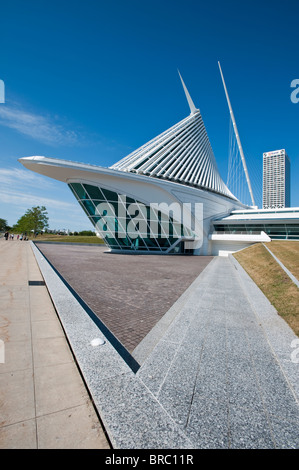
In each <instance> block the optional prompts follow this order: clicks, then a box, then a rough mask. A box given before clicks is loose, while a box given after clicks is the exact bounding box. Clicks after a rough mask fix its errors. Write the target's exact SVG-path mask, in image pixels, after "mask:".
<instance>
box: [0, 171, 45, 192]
mask: <svg viewBox="0 0 299 470" xmlns="http://www.w3.org/2000/svg"><path fill="white" fill-rule="evenodd" d="M0 184H1V187H3V186H4V185H7V186H11V185H13V186H20V185H22V186H27V185H29V186H31V187H34V188H43V189H44V188H52V187H53V182H52V181H51V180H50V179H49V178H44V177H43V176H41V175H38V174H36V173H33V172H31V171H28V170H24V169H21V168H0Z"/></svg>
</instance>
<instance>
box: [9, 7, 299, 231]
mask: <svg viewBox="0 0 299 470" xmlns="http://www.w3.org/2000/svg"><path fill="white" fill-rule="evenodd" d="M298 17H299V2H298V1H297V0H285V1H277V0H272V1H268V0H260V1H256V0H251V1H247V0H244V1H242V2H241V1H240V0H239V1H235V0H226V1H220V0H215V1H213V2H207V1H205V2H202V1H201V0H151V1H145V0H139V1H137V0H114V1H113V0H109V1H102V0H97V1H96V0H85V1H76V0H73V1H71V0H60V1H57V0H51V1H44V0H28V1H26V2H25V1H23V0H14V1H13V2H1V15H0V45H1V56H0V79H1V80H3V81H4V83H5V103H0V142H1V145H0V201H1V202H0V217H1V218H4V219H6V220H7V221H8V223H9V224H10V225H13V224H14V223H15V222H16V221H17V219H18V218H19V217H20V216H21V215H23V214H24V212H25V211H26V209H28V208H31V207H32V206H35V205H45V206H46V207H47V210H48V214H49V218H50V228H56V229H59V228H60V229H61V228H68V229H71V230H83V229H90V228H92V226H91V225H90V223H89V221H88V219H87V217H86V216H85V214H84V213H83V211H82V210H81V209H80V208H79V206H78V204H77V202H76V201H75V200H74V197H73V195H72V194H71V192H70V190H69V189H68V187H67V186H66V185H65V184H63V183H60V182H56V181H55V180H52V179H49V178H46V177H42V176H40V175H37V174H35V173H33V172H30V171H29V170H26V169H25V168H24V167H23V166H22V165H21V164H20V163H19V162H18V158H20V157H25V156H31V155H44V156H47V157H54V158H62V159H67V160H73V161H78V162H84V163H91V164H97V165H100V166H109V165H111V164H112V163H114V162H116V161H118V160H119V159H121V158H122V157H124V156H126V155H127V154H128V153H130V152H131V151H133V150H134V149H136V148H138V147H139V146H140V145H142V144H144V143H145V142H147V141H148V140H150V139H151V138H153V137H155V136H156V135H158V134H159V133H161V132H163V131H164V130H166V129H167V128H168V127H170V126H172V125H173V124H175V123H176V122H178V121H179V120H181V119H183V118H184V117H186V116H187V115H188V114H189V108H188V105H187V101H186V99H185V96H184V92H183V89H182V86H181V83H180V79H179V76H178V73H177V70H178V69H179V70H180V72H181V74H182V76H183V79H184V81H185V83H186V85H187V87H188V90H189V92H190V94H191V96H192V99H193V101H194V103H195V105H196V106H197V107H199V108H200V111H201V114H202V117H203V120H204V122H205V125H206V128H207V132H208V135H209V138H210V141H211V145H212V148H213V150H214V154H215V156H216V160H217V163H218V166H219V169H220V172H221V174H222V177H223V179H224V180H225V181H226V177H227V168H228V142H229V112H228V107H227V102H226V98H225V94H224V90H223V86H222V82H221V78H220V74H219V70H218V60H219V61H220V62H221V66H222V70H223V73H224V77H225V80H226V85H227V87H228V91H229V95H230V99H231V103H232V106H233V110H234V114H235V118H236V121H237V125H238V130H239V134H240V137H241V141H242V145H243V149H244V153H245V156H246V159H247V163H248V167H249V170H250V171H251V172H252V174H251V178H252V184H253V187H254V189H255V188H256V189H257V198H258V196H259V194H260V193H261V191H260V189H261V188H260V187H259V190H258V186H257V184H258V183H260V184H261V171H262V166H261V165H262V154H263V152H265V151H271V150H276V149H281V148H285V149H286V150H287V153H288V154H289V156H290V159H291V204H292V206H299V185H298V184H297V175H298V174H299V139H298V136H299V103H297V104H296V103H293V102H292V101H291V99H290V95H291V92H292V91H293V89H292V88H291V86H290V85H291V82H292V80H294V79H299V67H298V65H299V60H298V59H299V57H298V55H299V53H298V42H299V41H298V39H299V38H298V36H299V33H298ZM258 178H260V180H258Z"/></svg>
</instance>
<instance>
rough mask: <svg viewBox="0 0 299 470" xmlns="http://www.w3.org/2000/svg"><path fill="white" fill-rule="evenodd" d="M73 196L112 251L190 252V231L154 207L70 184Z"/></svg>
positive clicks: (191, 235)
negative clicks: (186, 248) (185, 244)
mask: <svg viewBox="0 0 299 470" xmlns="http://www.w3.org/2000/svg"><path fill="white" fill-rule="evenodd" d="M69 187H70V189H71V190H72V192H73V194H74V196H75V197H76V199H77V200H78V202H79V204H80V205H81V207H82V209H83V210H84V212H85V213H86V215H87V216H88V218H89V219H90V221H91V223H92V224H93V225H94V227H95V228H96V230H97V232H98V233H99V234H100V235H101V237H102V238H103V240H104V241H105V243H106V245H108V246H109V247H110V248H111V249H113V250H131V251H147V252H157V253H159V252H164V253H165V252H167V253H189V252H190V250H185V248H184V241H183V238H184V237H188V238H189V237H193V235H194V234H193V233H192V231H191V230H189V229H188V228H186V227H185V226H183V224H181V223H178V222H176V221H175V220H174V219H173V217H172V216H171V215H169V214H167V216H166V215H165V214H163V213H161V212H160V211H157V210H155V209H154V208H153V207H152V206H147V205H145V204H143V203H141V202H139V201H137V200H135V199H132V198H130V197H128V196H125V195H122V194H118V193H116V192H114V191H111V190H108V189H106V188H103V187H98V186H94V185H91V184H85V183H69Z"/></svg>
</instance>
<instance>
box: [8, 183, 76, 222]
mask: <svg viewBox="0 0 299 470" xmlns="http://www.w3.org/2000/svg"><path fill="white" fill-rule="evenodd" d="M0 199H1V203H4V204H10V205H12V204H13V205H17V206H18V207H19V208H26V209H27V208H30V207H31V206H46V207H47V208H48V207H50V208H53V209H57V210H58V209H59V210H60V211H64V210H65V211H68V215H69V213H70V211H75V212H77V206H76V202H75V201H74V204H72V203H70V202H63V201H60V200H57V199H53V198H49V197H43V196H40V195H36V194H32V193H31V194H30V193H28V192H22V191H15V190H9V189H7V188H1V189H0Z"/></svg>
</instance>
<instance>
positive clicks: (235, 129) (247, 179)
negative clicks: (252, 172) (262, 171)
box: [218, 62, 255, 206]
mask: <svg viewBox="0 0 299 470" xmlns="http://www.w3.org/2000/svg"><path fill="white" fill-rule="evenodd" d="M218 65H219V70H220V74H221V78H222V82H223V86H224V91H225V95H226V99H227V103H228V107H229V112H230V116H231V119H232V123H233V127H234V131H235V135H236V139H237V143H238V147H239V151H240V155H241V160H242V163H243V168H244V172H245V176H246V181H247V185H248V189H249V192H250V197H251V201H252V205H253V206H255V202H254V197H253V192H252V189H251V183H250V179H249V174H248V170H247V165H246V160H245V156H244V152H243V149H242V145H241V141H240V137H239V133H238V129H237V124H236V121H235V117H234V113H233V110H232V106H231V103H230V99H229V96H228V92H227V88H226V85H225V81H224V77H223V73H222V70H221V66H220V62H218Z"/></svg>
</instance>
